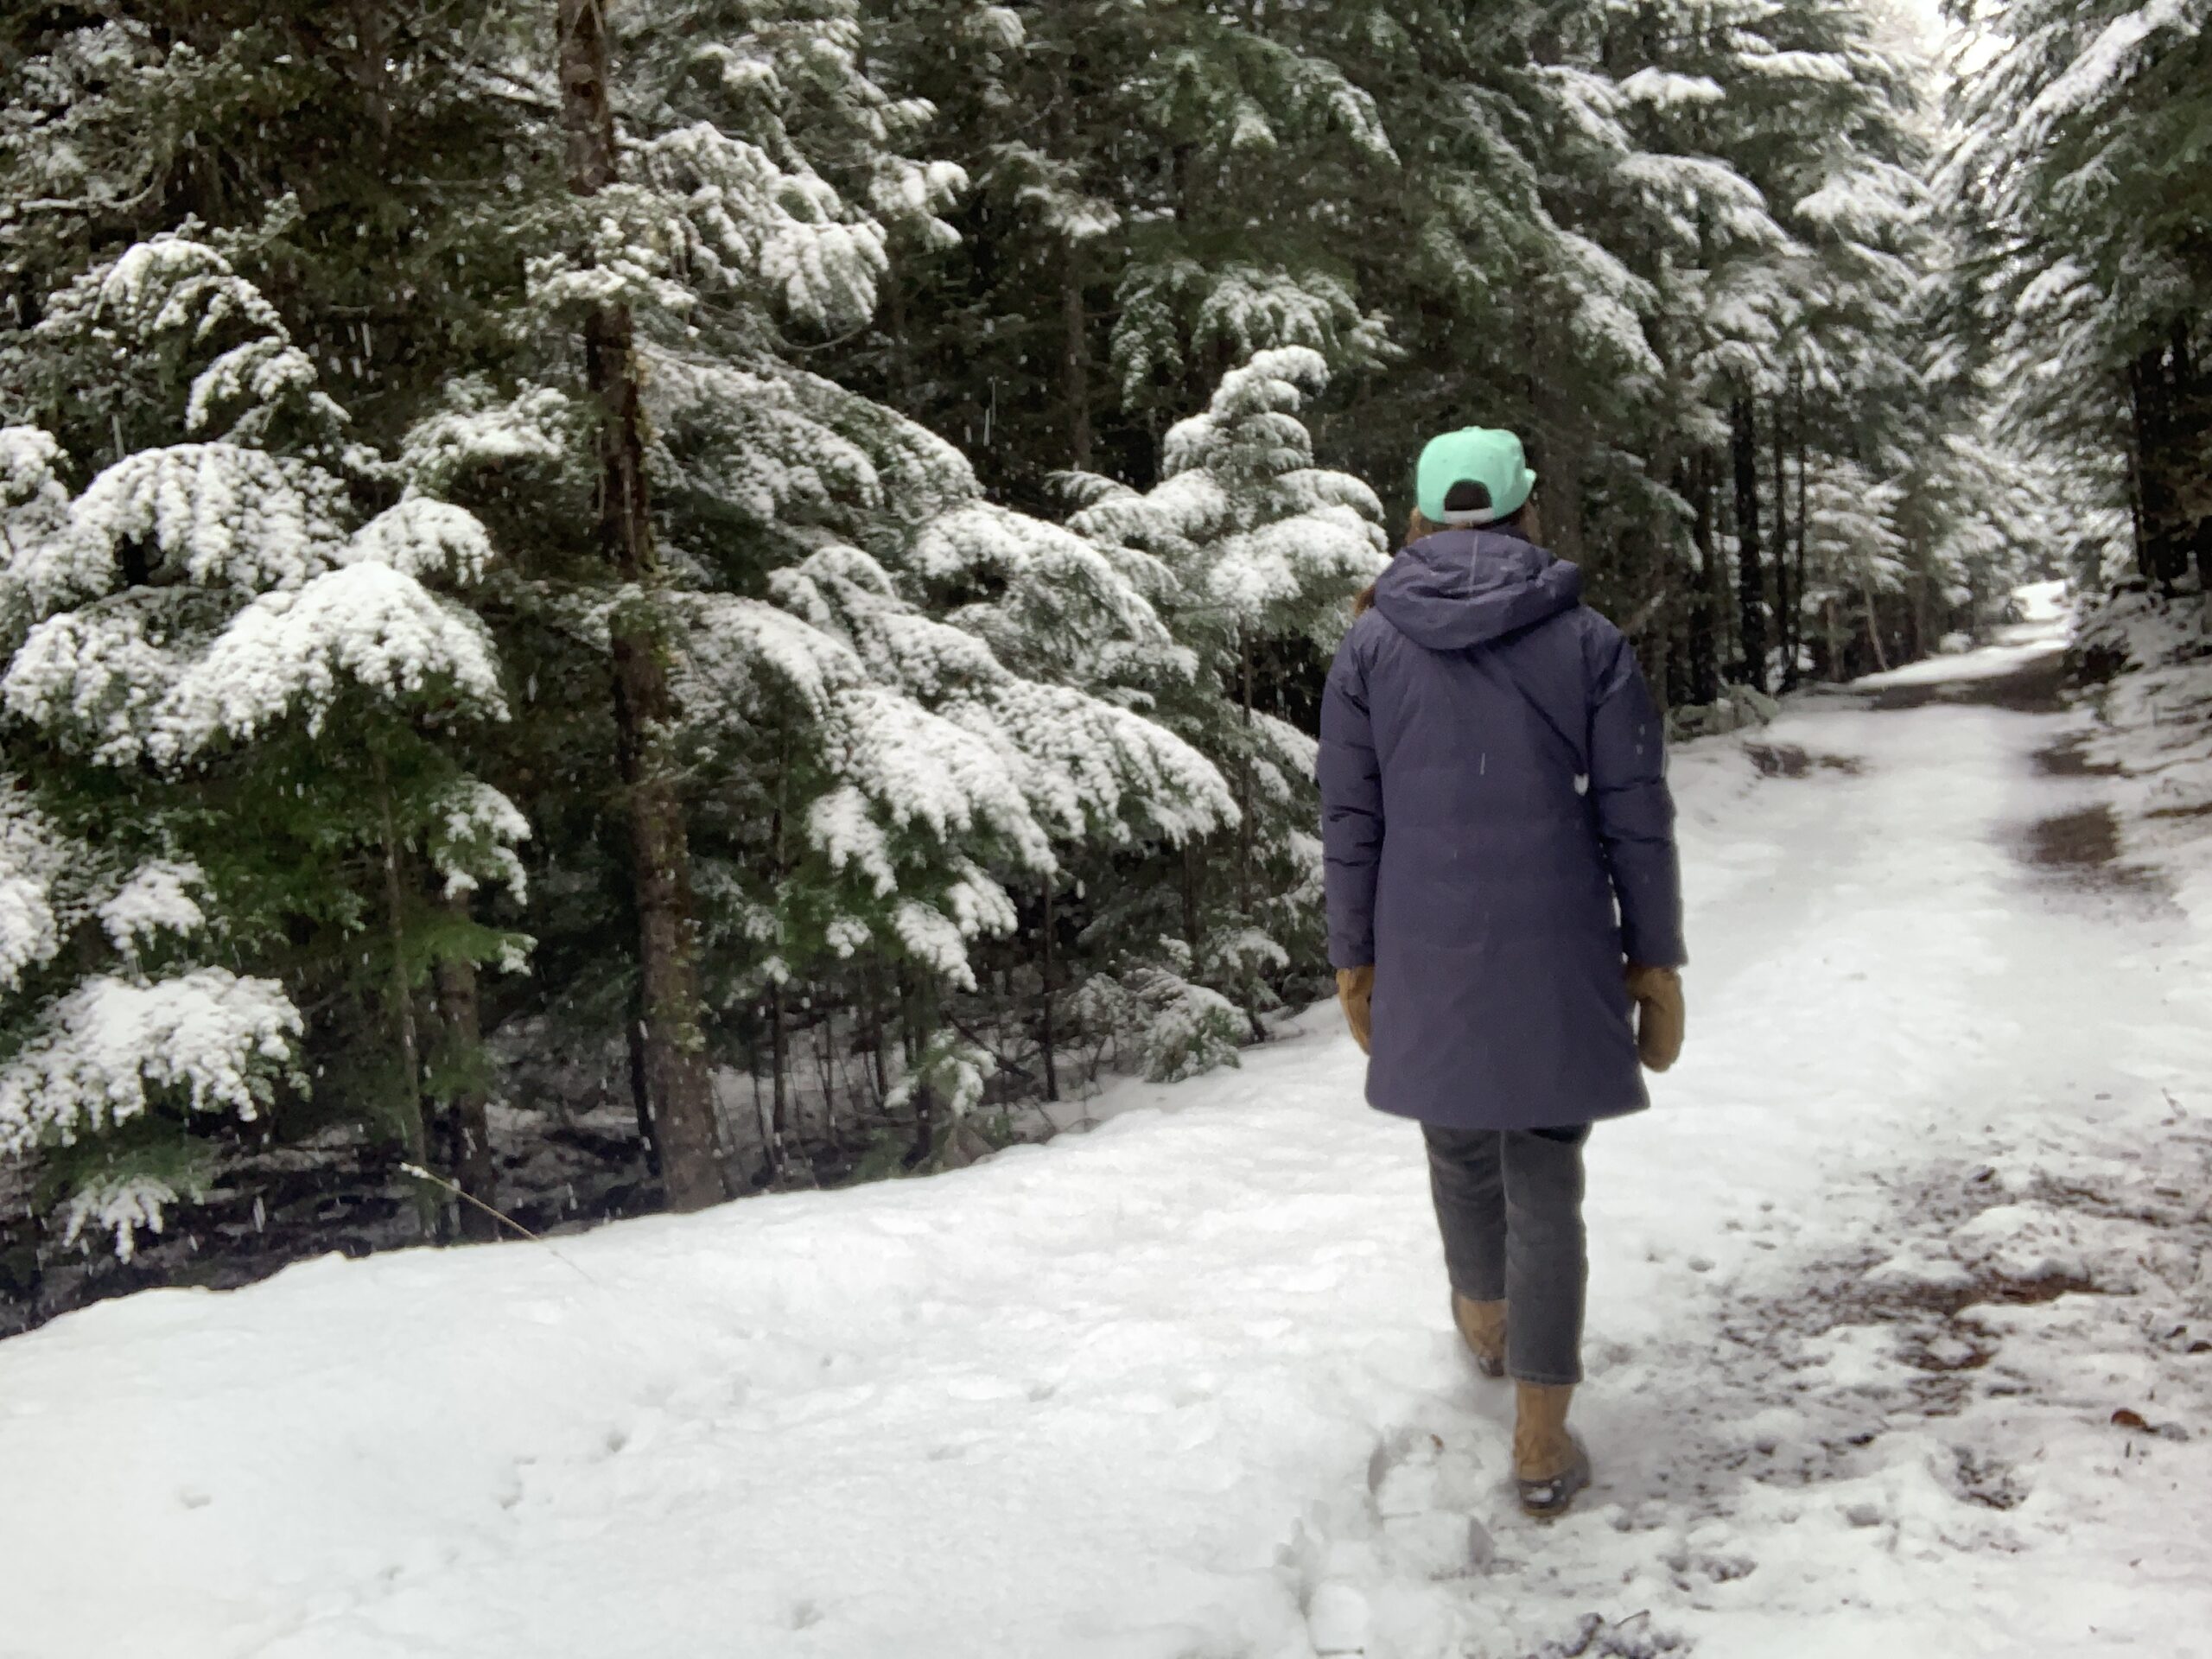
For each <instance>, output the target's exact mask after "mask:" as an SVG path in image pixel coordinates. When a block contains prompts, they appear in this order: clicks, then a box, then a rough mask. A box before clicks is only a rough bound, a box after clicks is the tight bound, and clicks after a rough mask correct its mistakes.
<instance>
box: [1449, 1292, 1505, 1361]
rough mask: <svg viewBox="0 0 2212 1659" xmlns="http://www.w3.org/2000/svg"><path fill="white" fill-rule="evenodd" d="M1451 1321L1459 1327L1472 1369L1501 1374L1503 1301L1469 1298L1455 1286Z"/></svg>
mask: <svg viewBox="0 0 2212 1659" xmlns="http://www.w3.org/2000/svg"><path fill="white" fill-rule="evenodd" d="M1452 1324H1454V1325H1458V1326H1459V1335H1460V1337H1461V1338H1464V1339H1465V1342H1466V1344H1467V1351H1468V1352H1469V1353H1471V1354H1472V1355H1473V1356H1474V1357H1475V1369H1476V1370H1478V1371H1480V1372H1481V1373H1482V1374H1483V1375H1484V1376H1504V1375H1505V1304H1504V1303H1503V1302H1472V1301H1469V1300H1467V1299H1466V1298H1465V1296H1462V1295H1461V1294H1459V1292H1458V1291H1456V1290H1455V1291H1453V1292H1452Z"/></svg>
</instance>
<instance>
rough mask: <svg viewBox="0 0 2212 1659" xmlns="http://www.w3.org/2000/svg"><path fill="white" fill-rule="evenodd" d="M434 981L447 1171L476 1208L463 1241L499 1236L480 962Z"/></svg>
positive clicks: (440, 970)
mask: <svg viewBox="0 0 2212 1659" xmlns="http://www.w3.org/2000/svg"><path fill="white" fill-rule="evenodd" d="M446 903H447V906H448V909H451V910H453V911H455V912H461V913H466V912H467V906H468V901H467V899H462V898H454V899H448V900H447V901H446ZM435 983H436V987H437V996H438V1023H439V1025H440V1026H441V1027H443V1034H444V1041H445V1055H444V1061H445V1064H444V1066H443V1068H442V1069H443V1070H444V1071H446V1072H447V1073H448V1075H449V1076H451V1077H453V1079H454V1084H453V1095H452V1097H451V1098H450V1099H448V1101H447V1102H446V1106H445V1111H444V1113H443V1117H444V1124H445V1133H444V1136H443V1139H444V1141H445V1142H446V1145H445V1155H446V1166H447V1168H448V1170H449V1171H450V1172H451V1173H452V1175H453V1179H454V1184H455V1185H458V1186H459V1187H460V1188H461V1191H462V1192H466V1193H467V1195H468V1196H469V1197H470V1198H474V1199H475V1200H476V1201H477V1202H476V1203H475V1204H463V1205H461V1206H460V1210H461V1215H460V1217H459V1221H460V1233H461V1236H462V1237H463V1238H467V1239H475V1240H479V1241H486V1240H490V1239H493V1238H497V1237H498V1236H499V1223H498V1222H497V1221H495V1220H494V1219H493V1217H492V1215H491V1213H490V1210H489V1209H488V1208H485V1209H480V1208H479V1207H478V1205H486V1206H496V1205H498V1203H499V1194H498V1192H497V1191H496V1188H497V1186H498V1184H499V1164H498V1161H497V1160H495V1159H494V1158H493V1155H492V1129H491V1122H490V1117H489V1109H490V1104H491V1103H490V1100H489V1097H488V1092H487V1090H486V1089H485V1086H484V1082H483V1079H482V1077H481V1076H480V1072H481V1071H482V1068H483V1065H484V1060H483V1044H484V1028H483V1021H482V1014H481V1012H480V1005H479V1002H478V999H477V992H476V964H475V963H473V962H471V961H469V960H468V959H467V957H448V958H447V959H446V960H444V961H442V962H440V963H438V966H437V970H436V975H435Z"/></svg>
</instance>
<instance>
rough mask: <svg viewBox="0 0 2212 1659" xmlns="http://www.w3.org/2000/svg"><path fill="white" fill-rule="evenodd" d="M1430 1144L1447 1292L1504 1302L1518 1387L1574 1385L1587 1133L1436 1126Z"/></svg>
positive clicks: (1428, 1130) (1508, 1360)
mask: <svg viewBox="0 0 2212 1659" xmlns="http://www.w3.org/2000/svg"><path fill="white" fill-rule="evenodd" d="M1421 1133H1422V1134H1423V1135H1425V1136H1427V1140H1428V1185H1429V1190H1430V1192H1433V1194H1434V1195H1435V1198H1436V1221H1437V1225H1438V1226H1439V1227H1440V1228H1441V1229H1442V1230H1443V1233H1444V1266H1445V1270H1446V1272H1447V1273H1449V1274H1451V1276H1452V1289H1454V1290H1456V1291H1457V1292H1459V1294H1460V1295H1462V1296H1465V1298H1466V1299H1467V1300H1469V1301H1473V1302H1496V1301H1503V1302H1504V1303H1505V1304H1506V1305H1507V1306H1508V1308H1509V1310H1510V1311H1509V1313H1508V1314H1507V1316H1506V1332H1505V1369H1506V1371H1507V1372H1508V1374H1509V1375H1510V1376H1512V1377H1514V1378H1515V1379H1516V1381H1518V1382H1522V1383H1580V1381H1581V1380H1582V1301H1583V1295H1584V1293H1585V1289H1586V1286H1587V1284H1588V1281H1589V1277H1590V1259H1589V1255H1588V1252H1587V1250H1586V1247H1585V1244H1584V1240H1583V1232H1582V1143H1583V1142H1584V1141H1586V1140H1587V1139H1588V1138H1589V1135H1590V1128H1589V1126H1588V1125H1587V1124H1584V1125H1583V1126H1581V1127H1580V1128H1572V1129H1506V1130H1497V1129H1443V1128H1435V1127H1433V1125H1430V1124H1423V1125H1422V1126H1421Z"/></svg>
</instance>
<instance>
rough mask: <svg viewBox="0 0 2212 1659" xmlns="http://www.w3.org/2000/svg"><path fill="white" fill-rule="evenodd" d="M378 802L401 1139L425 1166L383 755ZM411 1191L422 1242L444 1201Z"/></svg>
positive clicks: (425, 1135) (419, 1069)
mask: <svg viewBox="0 0 2212 1659" xmlns="http://www.w3.org/2000/svg"><path fill="white" fill-rule="evenodd" d="M376 779H377V804H378V807H379V808H380V809H381V810H382V813H383V817H384V906H385V928H386V931H387V933H388V937H389V941H390V944H391V1017H392V1022H393V1024H394V1026H395V1027H397V1029H396V1031H395V1032H394V1035H396V1036H397V1038H398V1039H399V1135H400V1141H401V1143H402V1144H403V1145H404V1147H405V1148H406V1151H407V1161H408V1162H409V1163H410V1164H412V1165H414V1166H416V1168H417V1169H426V1168H428V1167H429V1157H430V1146H429V1139H430V1137H429V1128H428V1126H427V1125H426V1124H425V1122H423V1048H422V1042H421V1039H420V1038H419V1036H418V1035H417V1033H416V1025H415V988H414V986H413V985H412V984H410V983H409V982H408V977H407V884H406V883H405V881H404V880H402V879H401V876H400V874H399V831H398V829H397V825H395V824H394V823H393V822H392V816H391V779H390V777H388V776H387V775H386V773H385V764H384V756H383V755H381V754H379V755H378V756H377V757H376ZM408 1181H409V1185H410V1186H412V1187H413V1188H414V1192H415V1220H416V1226H417V1228H418V1229H419V1230H420V1231H421V1232H422V1235H423V1236H424V1237H425V1238H428V1237H430V1236H433V1235H434V1234H435V1232H436V1231H437V1225H438V1212H439V1211H440V1210H441V1209H442V1208H443V1207H444V1201H443V1200H442V1198H440V1197H439V1196H438V1195H437V1193H436V1192H435V1191H434V1190H433V1189H432V1187H431V1186H430V1185H429V1182H427V1181H424V1180H422V1179H418V1178H416V1177H413V1176H410V1177H409V1178H408Z"/></svg>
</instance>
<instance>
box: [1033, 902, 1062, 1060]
mask: <svg viewBox="0 0 2212 1659" xmlns="http://www.w3.org/2000/svg"><path fill="white" fill-rule="evenodd" d="M1053 880H1054V878H1053V877H1052V876H1049V875H1048V876H1046V878H1045V909H1044V917H1043V919H1042V921H1041V922H1040V923H1039V926H1038V930H1037V931H1038V940H1039V947H1040V948H1039V976H1040V977H1041V979H1042V982H1043V983H1042V988H1041V989H1040V991H1039V995H1038V998H1037V1050H1038V1053H1039V1056H1040V1057H1041V1058H1042V1059H1043V1061H1044V1067H1045V1098H1046V1100H1058V1098H1059V1097H1060V1071H1059V1062H1058V1058H1056V1057H1055V1056H1054V1054H1053V1052H1052V883H1053Z"/></svg>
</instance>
